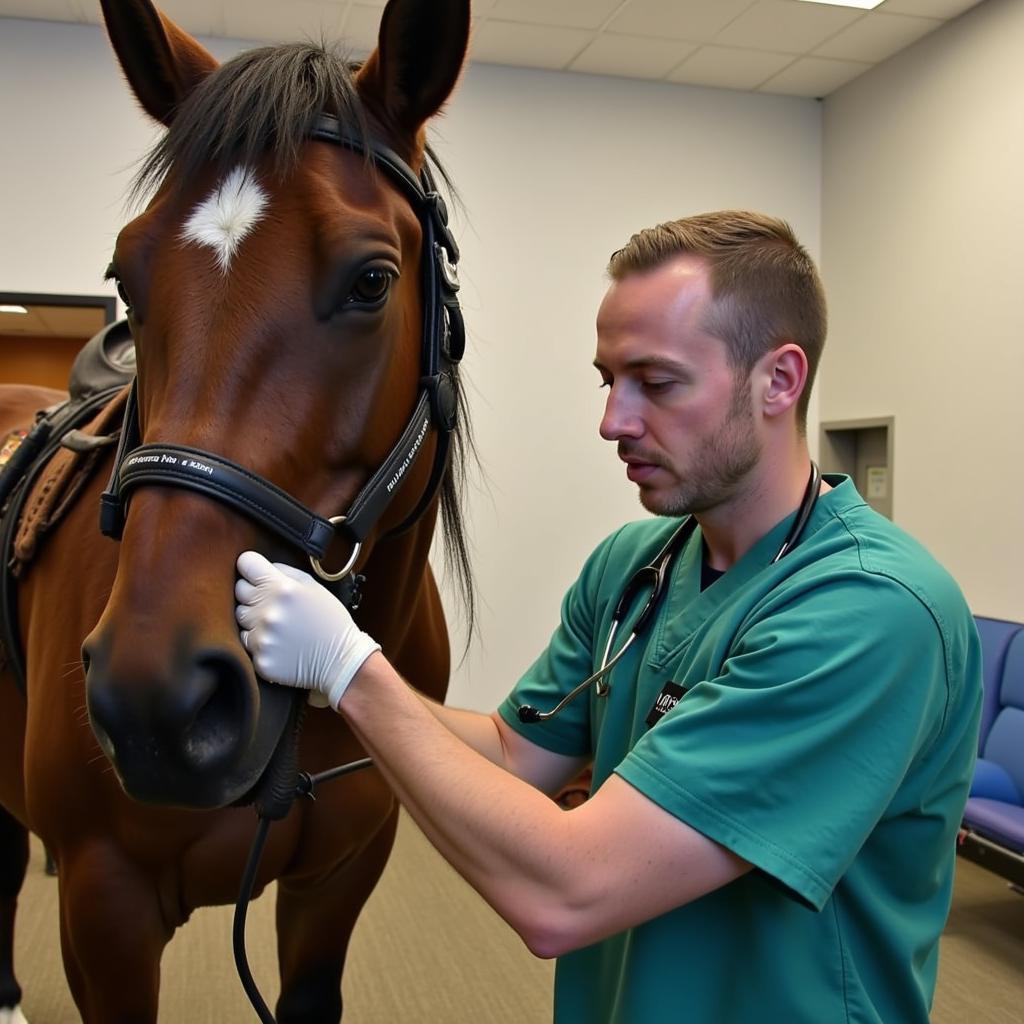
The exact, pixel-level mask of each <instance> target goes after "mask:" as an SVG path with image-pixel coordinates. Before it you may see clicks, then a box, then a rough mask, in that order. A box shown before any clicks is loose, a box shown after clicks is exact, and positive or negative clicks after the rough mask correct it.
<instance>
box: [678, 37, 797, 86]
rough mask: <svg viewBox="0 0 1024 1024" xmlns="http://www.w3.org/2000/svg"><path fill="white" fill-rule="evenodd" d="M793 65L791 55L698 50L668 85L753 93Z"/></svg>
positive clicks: (723, 48) (715, 48)
mask: <svg viewBox="0 0 1024 1024" xmlns="http://www.w3.org/2000/svg"><path fill="white" fill-rule="evenodd" d="M792 63H793V55H792V54H791V53H768V52H767V51H765V50H737V49H733V48H731V47H726V46H702V47H701V48H700V49H699V50H698V51H697V52H696V53H695V54H693V56H692V57H689V58H687V59H686V60H685V61H683V63H682V64H681V65H680V66H679V67H678V68H676V69H675V71H673V72H672V73H671V74H670V75H669V76H668V78H669V81H670V82H685V83H687V84H689V85H711V86H717V87H719V88H723V89H754V88H756V87H757V86H759V85H760V84H761V83H762V82H764V81H765V80H767V79H769V78H771V77H772V75H775V74H777V73H778V72H779V71H781V70H782V69H783V68H784V67H786V65H787V64H792Z"/></svg>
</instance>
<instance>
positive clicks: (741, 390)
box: [640, 381, 762, 516]
mask: <svg viewBox="0 0 1024 1024" xmlns="http://www.w3.org/2000/svg"><path fill="white" fill-rule="evenodd" d="M761 451H762V446H761V442H760V441H759V440H758V438H757V435H756V433H755V432H754V427H753V414H752V413H751V410H750V383H749V381H745V382H744V383H743V384H741V385H737V387H736V388H735V389H734V390H733V396H732V401H731V403H730V405H729V411H728V413H727V414H726V417H725V420H724V421H723V422H722V423H721V425H720V426H719V427H718V429H717V430H715V431H714V432H713V433H712V434H711V435H710V436H709V437H708V438H707V439H706V442H705V443H704V444H703V445H702V446H701V447H700V448H699V449H697V452H696V454H695V455H694V458H693V460H692V462H691V464H690V466H689V467H687V469H686V470H685V472H684V473H683V474H682V480H681V482H680V484H679V486H678V487H676V488H675V489H674V490H673V491H671V492H669V493H668V494H665V493H659V492H656V491H646V490H645V489H644V488H643V487H641V488H640V504H641V505H643V507H644V508H645V509H646V510H647V511H648V512H651V513H653V514H654V515H659V516H686V515H693V514H695V513H696V514H699V513H701V512H706V511H707V510H708V509H712V508H715V507H716V506H717V505H721V504H722V503H723V502H725V501H727V500H728V499H729V498H730V497H731V496H732V495H733V493H734V492H735V489H736V486H737V485H738V484H739V483H740V482H741V481H742V480H743V479H744V478H745V477H746V476H747V474H748V473H750V471H751V470H752V469H753V468H754V467H755V466H756V465H757V463H758V462H759V461H760V459H761ZM663 468H665V469H667V470H669V471H671V472H674V470H673V469H672V467H670V466H664V467H663Z"/></svg>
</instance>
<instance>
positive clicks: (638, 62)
mask: <svg viewBox="0 0 1024 1024" xmlns="http://www.w3.org/2000/svg"><path fill="white" fill-rule="evenodd" d="M697 45H698V44H697V43H684V42H682V41H681V40H678V39H650V38H648V37H647V36H620V35H616V34H613V33H611V32H602V33H601V35H599V36H598V37H597V38H596V39H595V40H594V41H593V42H592V43H591V44H590V45H589V46H588V47H587V48H586V49H585V50H584V51H583V52H582V53H581V54H580V55H579V56H578V57H577V58H576V59H575V60H574V61H573V62H572V64H570V65H569V69H570V70H571V71H589V72H591V73H592V74H595V75H624V76H625V77H626V78H664V77H665V75H666V74H668V72H669V71H671V70H672V68H674V67H675V66H676V65H677V64H678V63H679V62H680V61H681V60H683V59H684V58H685V57H687V56H689V55H690V54H691V53H693V51H694V50H695V49H696V48H697Z"/></svg>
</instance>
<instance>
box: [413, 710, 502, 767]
mask: <svg viewBox="0 0 1024 1024" xmlns="http://www.w3.org/2000/svg"><path fill="white" fill-rule="evenodd" d="M416 695H417V696H418V697H419V699H420V700H421V701H422V703H423V705H424V707H426V708H427V710H428V711H429V712H430V713H431V714H432V715H433V716H434V717H435V718H436V719H437V720H438V721H439V722H440V723H441V724H442V725H443V726H444V727H445V728H446V729H447V730H448V731H449V732H451V733H453V734H454V735H456V736H458V738H459V739H460V740H462V742H463V743H465V744H466V746H468V747H472V748H473V749H474V750H475V751H476V752H477V753H478V754H482V755H483V756H484V757H486V758H487V760H488V761H491V762H492V763H494V764H496V765H498V766H500V767H502V768H506V769H510V766H509V764H508V762H507V758H506V753H507V751H506V749H505V745H504V743H503V742H502V738H501V733H500V732H499V730H498V725H497V723H496V722H495V720H494V718H493V717H492V716H491V715H485V714H482V713H481V712H479V711H466V710H464V709H462V708H450V707H446V706H445V705H444V704H438V703H437V701H434V700H431V699H430V698H429V697H424V696H423V694H421V693H417V694H416Z"/></svg>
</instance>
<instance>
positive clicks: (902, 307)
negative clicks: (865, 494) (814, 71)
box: [819, 0, 1024, 620]
mask: <svg viewBox="0 0 1024 1024" xmlns="http://www.w3.org/2000/svg"><path fill="white" fill-rule="evenodd" d="M1022 54H1024V4H1022V3H1021V2H1020V0H988V2H987V3H983V4H981V5H980V6H978V7H976V8H974V9H973V10H971V11H969V12H968V13H967V14H966V15H964V16H963V17H961V18H959V19H957V20H956V21H953V22H951V23H950V24H949V25H947V26H945V27H944V28H942V29H940V30H939V31H938V32H936V33H934V34H933V35H931V36H928V37H926V38H925V39H924V40H922V41H921V42H920V43H918V44H917V45H915V46H914V47H912V48H911V49H909V50H907V51H905V52H903V53H901V54H899V55H897V56H896V57H895V58H893V59H892V60H890V61H888V62H886V63H885V64H883V65H881V66H879V67H878V68H876V69H874V70H873V71H871V72H869V73H868V74H866V75H864V76H862V77H861V78H859V79H856V80H855V81H854V82H852V83H851V84H850V85H849V86H847V87H846V88H844V89H842V90H840V91H839V92H838V93H837V94H835V95H833V96H831V97H829V98H828V99H827V100H826V102H825V131H824V191H823V195H824V198H823V215H822V219H823V232H822V233H823V239H824V244H823V248H824V256H823V270H824V276H825V282H826V287H827V289H828V292H829V297H830V305H831V329H830V335H829V343H828V346H827V347H826V354H825V359H824V361H823V364H822V381H821V384H822V389H821V394H820V397H819V402H820V406H819V408H820V415H821V419H822V420H830V419H847V418H853V417H863V416H876V415H893V416H895V418H896V428H895V442H896V450H895V489H894V499H895V509H894V514H895V519H896V520H897V522H899V523H900V524H901V525H903V526H904V527H906V528H907V529H908V530H910V532H911V533H913V534H915V535H916V536H917V537H919V538H920V539H921V540H922V541H923V542H924V543H925V544H926V545H928V546H929V547H930V548H931V549H932V551H934V553H935V554H936V555H937V556H938V557H939V559H940V560H941V561H942V562H943V563H944V564H945V565H947V567H948V568H949V569H950V570H951V571H952V572H953V574H954V575H955V576H956V577H957V579H958V580H959V581H960V583H961V586H962V587H963V588H964V591H965V593H966V595H967V598H968V601H969V602H970V604H971V606H972V608H973V609H974V610H975V612H977V613H980V614H987V615H993V616H996V617H1002V618H1009V619H1017V620H1020V619H1024V538H1022V535H1021V527H1022V525H1024V473H1022V472H1021V465H1022V460H1024V450H1022V447H1021V442H1022V439H1024V411H1022V410H1024V401H1022V399H1021V388H1022V382H1024V304H1022V302H1021V293H1022V288H1024V255H1022V240H1024V188H1022V183H1024V64H1022V61H1021V55H1022Z"/></svg>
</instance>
